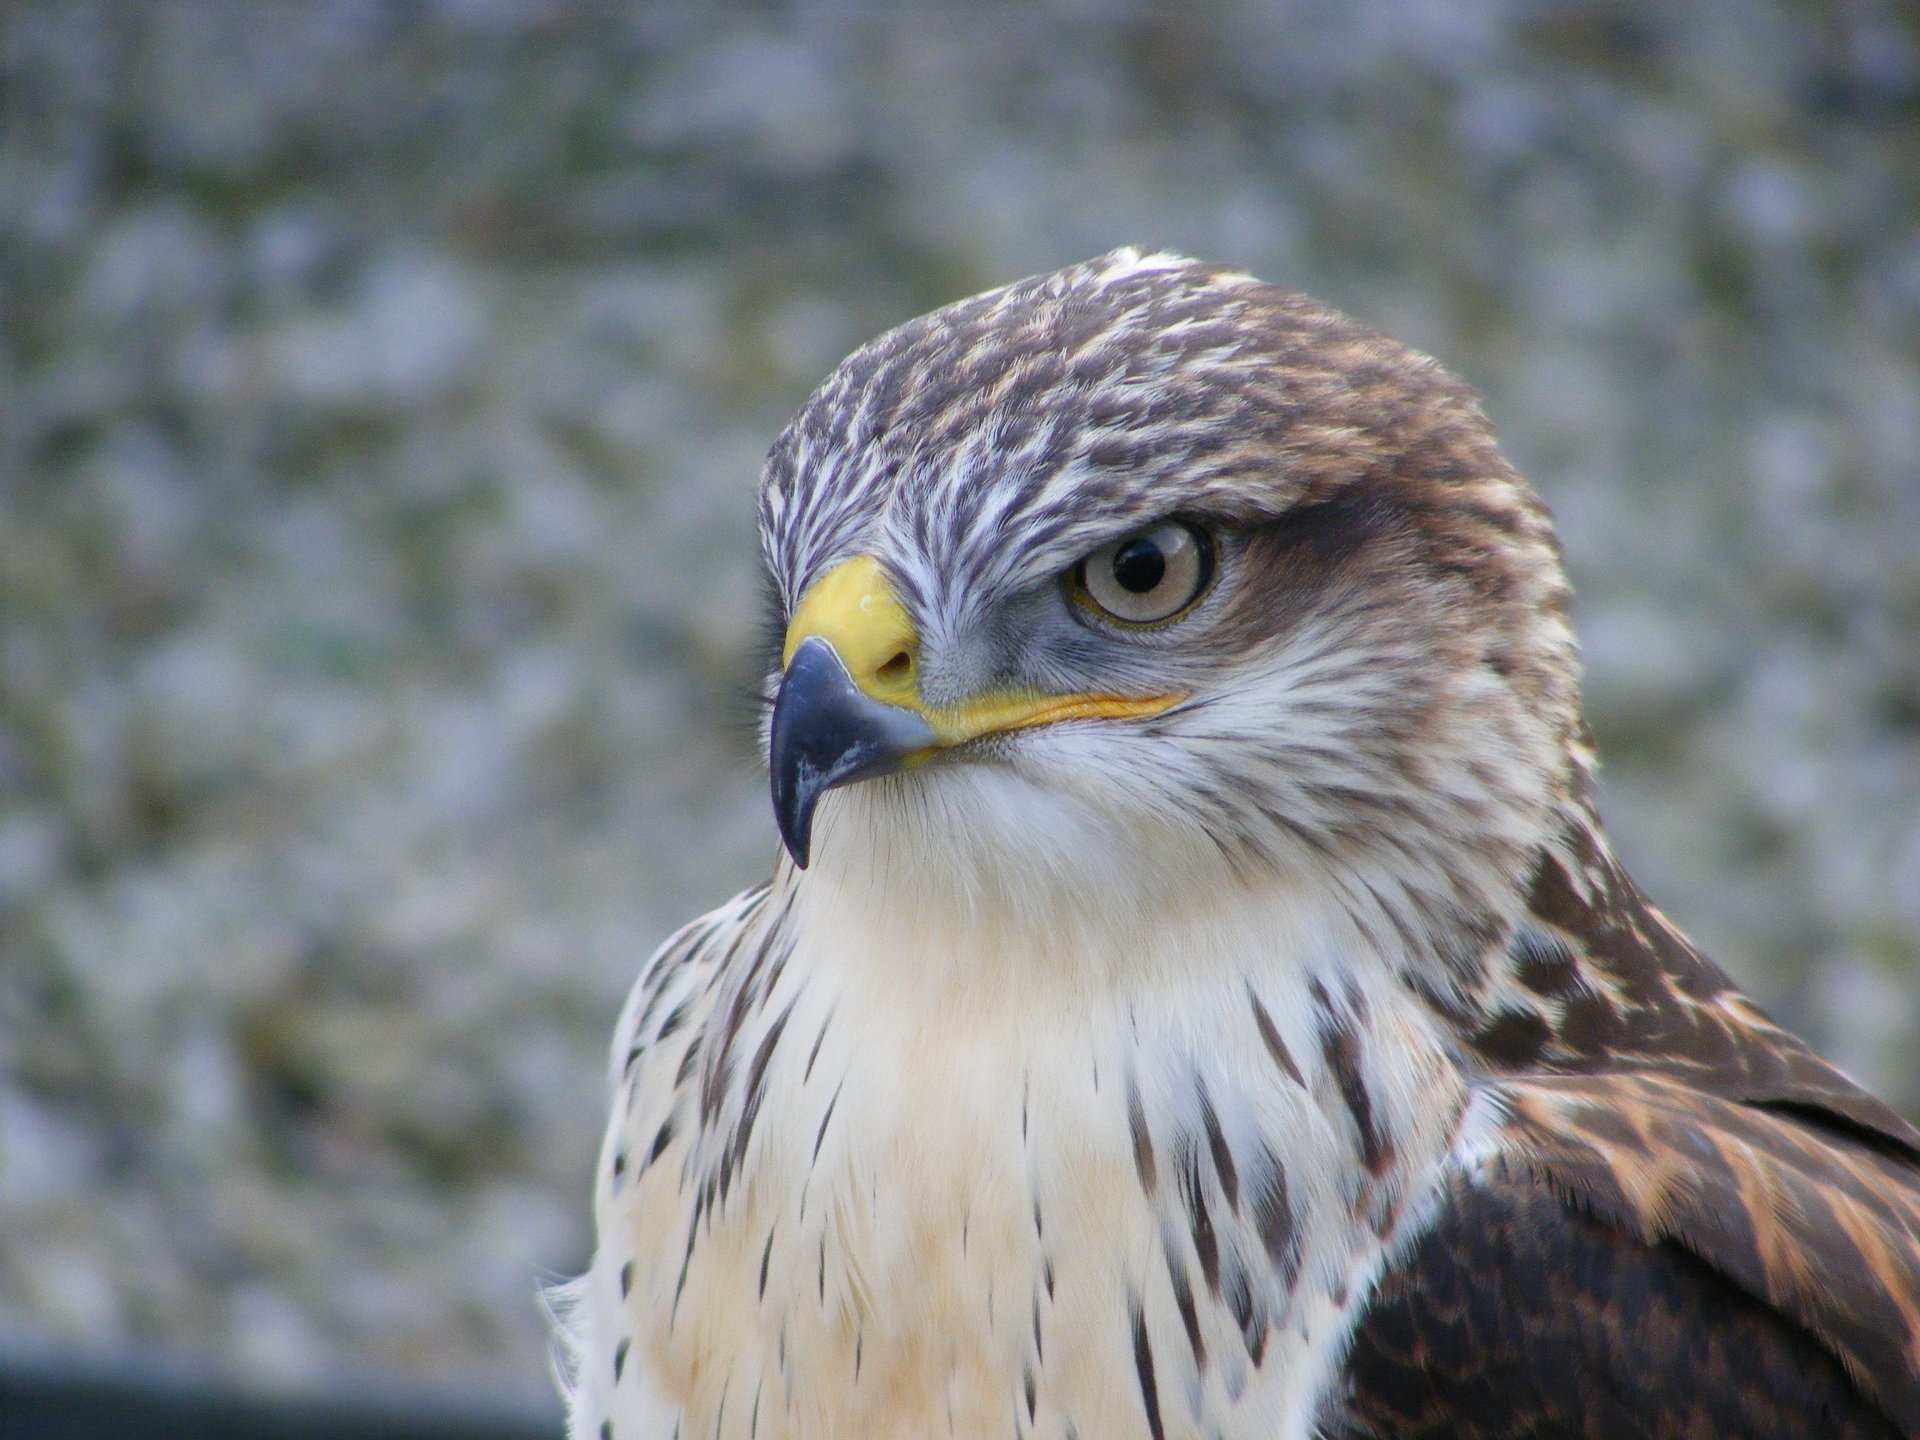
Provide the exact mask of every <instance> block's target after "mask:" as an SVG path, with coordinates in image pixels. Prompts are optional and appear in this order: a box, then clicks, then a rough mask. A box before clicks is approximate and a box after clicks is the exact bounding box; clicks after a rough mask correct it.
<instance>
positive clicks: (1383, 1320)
mask: <svg viewBox="0 0 1920 1440" xmlns="http://www.w3.org/2000/svg"><path fill="white" fill-rule="evenodd" d="M1346 1378H1347V1385H1346V1387H1345V1389H1344V1393H1343V1395H1342V1397H1341V1399H1342V1404H1341V1405H1340V1407H1339V1409H1338V1410H1337V1411H1336V1413H1335V1414H1333V1415H1330V1416H1328V1417H1326V1423H1325V1424H1323V1427H1322V1429H1323V1433H1324V1434H1326V1435H1328V1436H1329V1437H1339V1440H1355V1437H1366V1440H1619V1437H1622V1436H1629V1435H1645V1436H1659V1437H1662V1440H1808V1437H1812V1436H1819V1437H1820V1440H1896V1437H1897V1434H1898V1432H1897V1431H1896V1430H1895V1429H1894V1426H1893V1424H1892V1422H1891V1421H1890V1420H1889V1419H1888V1417H1887V1416H1886V1415H1885V1414H1884V1413H1883V1412H1882V1411H1881V1409H1880V1408H1879V1407H1878V1406H1877V1405H1875V1404H1874V1403H1873V1402H1872V1401H1871V1400H1869V1399H1868V1398H1867V1397H1866V1396H1864V1395H1863V1394H1862V1393H1861V1392H1860V1389H1859V1387H1858V1386H1857V1385H1856V1384H1855V1382H1854V1381H1853V1380H1852V1379H1851V1378H1850V1377H1849V1376H1848V1374H1847V1372H1846V1370H1845V1368H1844V1367H1843V1366H1842V1365H1841V1363H1840V1361H1839V1360H1837V1359H1835V1358H1834V1356H1833V1355H1832V1354H1831V1353H1829V1352H1828V1351H1827V1350H1825V1349H1823V1348H1822V1347H1821V1346H1819V1345H1817V1344H1811V1343H1809V1342H1808V1340H1807V1336H1806V1334H1805V1332H1804V1331H1803V1330H1802V1329H1801V1327H1800V1326H1798V1325H1797V1324H1795V1323H1794V1322H1793V1321H1791V1320H1789V1319H1787V1318H1786V1317H1785V1316H1783V1315H1781V1314H1780V1313H1779V1312H1778V1311H1776V1310H1774V1309H1772V1308H1771V1307H1769V1306H1768V1305H1767V1304H1765V1303H1764V1302H1762V1301H1760V1300H1757V1299H1755V1298H1753V1297H1752V1296H1751V1295H1749V1294H1747V1293H1746V1292H1745V1291H1743V1290H1742V1289H1741V1288H1740V1287H1739V1286H1738V1285H1736V1284H1735V1283H1734V1282H1733V1281H1731V1280H1729V1279H1727V1278H1726V1277H1725V1276H1723V1275H1721V1274H1719V1273H1718V1272H1717V1271H1715V1270H1714V1269H1713V1268H1712V1267H1711V1266H1710V1265H1708V1264H1706V1263H1705V1262H1703V1261H1701V1260H1699V1259H1698V1258H1697V1257H1695V1256H1694V1255H1692V1254H1690V1253H1689V1252H1688V1251H1686V1250H1685V1249H1683V1248H1682V1247H1680V1246H1678V1245H1674V1244H1651V1245H1650V1244H1647V1243H1645V1242H1644V1241H1643V1240H1642V1239H1640V1238H1639V1237H1637V1236H1635V1235H1633V1234H1631V1233H1630V1232H1628V1231H1627V1230H1624V1229H1622V1228H1621V1227H1619V1226H1617V1225H1615V1224H1612V1223H1610V1222H1609V1221H1607V1220H1605V1219H1602V1218H1600V1217H1599V1216H1596V1215H1593V1214H1589V1213H1586V1212H1585V1211H1583V1210H1581V1209H1579V1208H1577V1207H1571V1206H1569V1205H1568V1204H1567V1203H1566V1201H1565V1200H1563V1199H1562V1198H1561V1196H1560V1195H1558V1194H1556V1193H1554V1191H1553V1190H1552V1189H1551V1188H1550V1187H1549V1186H1548V1185H1547V1184H1546V1183H1545V1182H1544V1181H1542V1180H1541V1179H1539V1177H1538V1176H1537V1175H1534V1174H1530V1173H1528V1172H1527V1171H1526V1170H1525V1169H1524V1168H1522V1167H1512V1166H1504V1165H1496V1166H1493V1167H1491V1168H1490V1169H1489V1170H1488V1171H1486V1172H1483V1173H1481V1174H1477V1175H1472V1176H1469V1175H1466V1174H1461V1173H1456V1174H1455V1175H1454V1176H1453V1177H1451V1180H1450V1182H1449V1185H1448V1188H1447V1190H1446V1192H1445V1193H1444V1194H1443V1195H1442V1197H1441V1203H1440V1206H1439V1213H1438V1214H1437V1215H1436V1216H1435V1218H1434V1221H1433V1223H1432V1224H1431V1225H1430V1226H1429V1227H1428V1228H1427V1229H1425V1230H1424V1231H1423V1232H1422V1233H1421V1235H1420V1237H1419V1239H1418V1241H1417V1242H1416V1243H1415V1244H1414V1246H1413V1247H1412V1249H1411V1250H1410V1251H1409V1253H1408V1254H1407V1255H1406V1256H1405V1257H1403V1261H1402V1263H1401V1264H1400V1265H1398V1266H1396V1267H1395V1268H1394V1269H1393V1270H1392V1271H1391V1272H1389V1273H1388V1274H1387V1275H1386V1276H1385V1277H1383V1279H1382V1280H1381V1283H1380V1285H1379V1288H1378V1289H1377V1290H1376V1292H1375V1294H1374V1296H1373V1300H1372V1304H1371V1306H1370V1307H1369V1310H1368V1312H1367V1316H1366V1318H1365V1320H1364V1322H1363V1323H1362V1324H1361V1326H1360V1327H1359V1330H1358V1332H1357V1333H1356V1335H1355V1336H1354V1343H1353V1349H1352V1351H1351V1352H1350V1354H1349V1356H1348V1362H1347V1373H1346Z"/></svg>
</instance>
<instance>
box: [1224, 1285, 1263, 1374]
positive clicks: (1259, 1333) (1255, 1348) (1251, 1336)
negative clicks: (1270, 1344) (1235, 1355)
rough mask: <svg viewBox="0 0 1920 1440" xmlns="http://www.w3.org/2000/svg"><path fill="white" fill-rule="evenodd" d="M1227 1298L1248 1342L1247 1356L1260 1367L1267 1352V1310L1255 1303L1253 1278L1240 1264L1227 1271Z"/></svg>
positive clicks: (1228, 1304)
mask: <svg viewBox="0 0 1920 1440" xmlns="http://www.w3.org/2000/svg"><path fill="white" fill-rule="evenodd" d="M1226 1299H1227V1308H1228V1309H1229V1310H1231V1311H1232V1312H1233V1318H1234V1323H1236V1324H1237V1325H1239V1327H1240V1338H1241V1339H1242V1340H1244V1341H1245V1342H1246V1346H1247V1358H1248V1359H1249V1360H1251V1361H1252V1362H1253V1364H1254V1368H1255V1369H1258V1368H1259V1366H1260V1361H1261V1359H1262V1357H1263V1356H1265V1354H1266V1353H1267V1312H1266V1309H1265V1307H1263V1306H1260V1305H1256V1304H1255V1303H1254V1296H1253V1278H1252V1277H1251V1276H1250V1275H1248V1274H1247V1272H1246V1270H1245V1269H1244V1268H1242V1267H1241V1266H1240V1265H1238V1264H1235V1265H1234V1266H1233V1267H1232V1269H1231V1270H1229V1271H1228V1273H1227V1278H1226Z"/></svg>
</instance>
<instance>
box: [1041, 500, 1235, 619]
mask: <svg viewBox="0 0 1920 1440" xmlns="http://www.w3.org/2000/svg"><path fill="white" fill-rule="evenodd" d="M1212 583H1213V541H1212V540H1211V539H1210V538H1209V537H1208V535H1207V533H1206V532H1205V531H1204V530H1200V529H1198V528H1196V527H1195V526H1192V525H1189V524H1188V523H1187V522H1186V521H1184V520H1162V521H1161V522H1160V523H1159V524H1157V525H1152V526H1149V527H1148V528H1146V529H1145V530H1138V531H1135V532H1134V533H1133V534H1131V535H1127V536H1123V537H1122V538H1121V539H1119V540H1116V541H1114V543H1113V544H1111V545H1103V546H1101V547H1100V548H1099V549H1098V550H1096V551H1094V552H1093V554H1091V555H1089V556H1087V558H1086V559H1084V560H1082V561H1081V562H1080V563H1079V564H1078V565H1076V566H1074V567H1073V570H1072V572H1071V573H1070V575H1069V576H1068V587H1067V589H1068V593H1069V594H1070V595H1071V596H1072V597H1073V598H1074V599H1075V600H1076V601H1078V602H1079V603H1080V604H1082V605H1085V606H1086V607H1087V608H1088V609H1090V610H1097V611H1099V612H1100V613H1101V614H1102V615H1105V616H1107V617H1108V618H1109V619H1112V620H1118V621H1120V622H1121V623H1123V624H1127V625H1157V624H1161V623H1163V622H1165V621H1168V620H1173V619H1176V618H1177V617H1178V616H1180V615H1181V614H1183V613H1185V612H1186V611H1187V610H1188V609H1190V608H1192V606H1193V605H1194V604H1195V603H1197V602H1198V601H1199V599H1200V597H1201V596H1202V595H1204V594H1206V593H1207V587H1208V586H1209V585H1211V584H1212Z"/></svg>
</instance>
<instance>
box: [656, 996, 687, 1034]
mask: <svg viewBox="0 0 1920 1440" xmlns="http://www.w3.org/2000/svg"><path fill="white" fill-rule="evenodd" d="M692 1004H693V1001H692V999H691V998H689V999H686V1000H682V1001H681V1002H680V1003H679V1004H678V1005H676V1006H674V1007H673V1009H671V1010H669V1011H668V1012H667V1018H666V1019H665V1020H662V1021H661V1022H660V1033H659V1034H658V1035H656V1036H654V1037H653V1040H654V1043H655V1044H656V1045H657V1044H659V1043H660V1042H661V1041H662V1040H665V1039H666V1038H667V1037H668V1036H670V1035H672V1034H673V1033H674V1032H675V1031H677V1030H678V1029H679V1028H680V1027H681V1026H682V1025H684V1024H686V1023H687V1011H688V1009H689V1008H690V1007H691V1006H692Z"/></svg>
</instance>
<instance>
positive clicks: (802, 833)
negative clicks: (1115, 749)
mask: <svg viewBox="0 0 1920 1440" xmlns="http://www.w3.org/2000/svg"><path fill="white" fill-rule="evenodd" d="M781 659H782V663H783V664H784V665H785V666H786V675H785V678H783V679H782V680H781V682H780V693H779V696H778V697H777V698H776V699H775V701H774V705H773V735H772V744H771V746H770V749H769V752H768V770H769V778H770V779H771V781H772V784H773V815H774V819H775V820H776V821H778V822H779V826H780V838H781V839H782V840H783V841H784V842H785V843H786V847H787V853H788V854H789V855H791V856H792V857H793V863H794V864H795V865H797V866H799V867H800V868H801V869H802V870H804V869H806V868H807V860H808V858H809V856H810V853H811V848H812V842H813V811H814V807H815V806H816V805H817V804H818V803H819V800H820V797H821V796H822V795H823V794H825V793H826V792H827V791H828V790H831V789H833V788H834V787H835V786H837V785H851V784H852V783H854V782H855V781H857V780H866V779H870V778H872V777H873V776H876V775H886V774H889V773H891V772H893V771H896V770H900V769H903V768H905V767H906V766H909V765H914V764H918V763H919V762H920V761H921V760H923V759H925V758H927V757H929V756H931V755H933V754H936V753H938V752H940V751H942V750H947V749H950V748H951V747H953V746H955V745H960V744H964V743H965V742H966V741H968V740H973V739H976V738H978V737H979V736H982V735H989V734H995V733H999V732H1003V731H1008V730H1020V729H1027V728H1031V727H1033V726H1036V725H1047V724H1051V723H1053V722H1054V721H1056V720H1086V719H1122V718H1127V717H1138V716H1146V715H1158V714H1160V713H1161V712H1162V711H1164V710H1167V709H1169V708H1171V707H1172V706H1173V705H1175V704H1177V703H1178V702H1179V701H1180V700H1182V699H1184V698H1185V697H1184V696H1183V695H1180V694H1163V695H1145V696H1130V695H1098V694H1074V695H1039V694H1033V693H1029V692H994V693H989V694H983V695H977V696H973V697H971V698H969V699H966V700H963V701H961V702H959V703H958V704H953V705H937V706H935V705H928V704H927V703H926V702H925V701H924V700H923V699H922V698H921V695H920V672H919V666H920V637H919V634H918V632H917V631H916V630H915V629H914V625H913V620H912V618H911V617H910V616H909V615H908V614H907V612H906V608H905V607H904V606H902V605H901V604H900V602H899V600H897V599H896V598H895V597H894V594H893V591H892V589H891V587H890V586H889V585H888V584H887V578H886V575H885V572H883V571H882V570H881V568H880V562H879V561H877V560H875V559H874V558H873V557H872V556H871V555H859V556H855V557H854V558H853V559H851V560H846V561H843V562H842V563H841V564H839V565H836V566H835V567H834V568H833V569H832V570H829V571H828V572H827V573H826V574H825V575H823V576H821V577H820V579H819V580H818V581H816V582H815V583H814V585H813V587H812V588H811V589H809V590H808V591H807V593H806V594H805V595H804V596H803V597H801V601H800V605H799V608H798V609H797V610H795V611H794V615H793V623H792V624H791V625H789V626H788V627H787V640H786V646H785V650H784V653H783V655H782V657H781Z"/></svg>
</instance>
